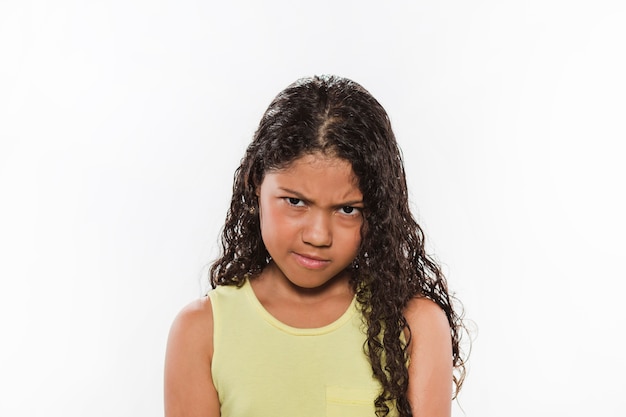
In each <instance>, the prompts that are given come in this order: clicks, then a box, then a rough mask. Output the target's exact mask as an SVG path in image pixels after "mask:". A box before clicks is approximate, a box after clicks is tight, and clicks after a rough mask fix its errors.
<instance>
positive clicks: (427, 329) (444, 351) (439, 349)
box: [405, 298, 452, 417]
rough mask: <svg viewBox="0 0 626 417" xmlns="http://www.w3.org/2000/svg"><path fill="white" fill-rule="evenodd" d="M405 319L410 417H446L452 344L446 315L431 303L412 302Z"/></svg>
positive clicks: (424, 301)
mask: <svg viewBox="0 0 626 417" xmlns="http://www.w3.org/2000/svg"><path fill="white" fill-rule="evenodd" d="M405 318H406V320H407V323H408V325H409V327H410V328H411V334H412V339H411V342H410V344H409V355H410V364H409V387H408V392H407V395H408V399H409V403H410V404H411V410H412V411H413V415H417V416H422V417H450V414H451V402H452V340H451V337H450V326H449V324H448V320H447V318H446V314H445V313H444V311H443V310H442V309H441V308H440V307H439V306H438V305H437V304H436V303H435V302H433V301H431V300H429V299H426V298H415V299H413V300H411V301H410V302H409V304H408V306H407V308H406V310H405Z"/></svg>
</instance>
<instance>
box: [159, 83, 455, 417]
mask: <svg viewBox="0 0 626 417" xmlns="http://www.w3.org/2000/svg"><path fill="white" fill-rule="evenodd" d="M407 194H408V193H407V186H406V180H405V173H404V167H403V162H402V158H401V154H400V151H399V149H398V145H397V143H396V140H395V138H394V134H393V132H392V129H391V125H390V122H389V119H388V117H387V114H386V112H385V110H384V109H383V107H382V106H381V105H380V104H379V103H378V102H377V101H376V100H375V99H374V98H373V97H372V96H371V95H370V94H369V93H368V92H367V91H366V90H365V89H364V88H363V87H361V86H360V85H359V84H357V83H355V82H353V81H350V80H348V79H345V78H339V77H335V76H328V77H327V76H324V77H312V78H306V79H301V80H298V81H296V82H295V83H293V84H292V85H290V86H289V87H287V88H286V89H285V90H284V91H282V92H281V93H280V94H278V96H277V97H276V98H275V99H274V101H273V102H272V103H271V104H270V106H269V108H268V109H267V111H266V112H265V114H264V115H263V118H262V119H261V123H260V125H259V127H258V129H257V131H256V133H255V135H254V139H253V141H252V143H251V144H250V145H249V147H248V149H247V151H246V153H245V156H244V158H243V159H242V162H241V165H240V166H239V168H238V169H237V171H236V174H235V180H234V186H233V197H232V201H231V205H230V209H229V211H228V214H227V216H226V223H225V226H224V229H223V232H222V255H221V257H220V258H219V259H218V260H217V261H216V262H215V263H214V264H213V265H212V267H211V271H210V277H211V285H212V287H213V288H214V290H212V291H210V292H209V293H208V295H207V296H206V297H204V298H202V299H200V300H198V301H195V302H193V303H191V304H190V305H189V306H187V307H186V308H185V309H183V310H182V311H181V313H180V314H179V315H178V317H177V318H176V319H175V321H174V323H173V325H172V329H171V332H170V336H169V341H168V347H167V355H166V364H165V414H166V416H167V417H182V416H185V417H214V416H220V415H221V416H223V417H240V416H267V417H280V416H285V417H294V416H306V417H308V416H311V417H320V416H343V417H349V416H370V415H371V416H374V415H377V416H411V415H414V416H420V417H434V416H449V415H450V412H451V411H450V410H451V399H452V398H453V393H452V391H453V385H454V387H455V393H456V392H458V389H459V388H460V387H461V384H462V382H463V378H464V375H465V367H464V358H463V357H462V355H461V352H460V350H459V342H460V335H461V332H462V330H463V329H464V327H463V323H462V321H461V317H460V315H459V313H458V312H456V311H455V310H454V308H453V304H452V302H451V296H450V295H449V293H448V290H447V286H446V281H445V279H444V277H443V276H442V273H441V270H440V268H439V266H438V265H437V264H436V263H435V262H434V261H433V260H432V259H431V258H430V257H429V256H427V255H426V253H425V251H424V235H423V232H422V230H421V229H420V227H419V225H418V224H417V223H416V222H415V220H414V219H413V216H412V215H411V212H410V210H409V202H408V198H407Z"/></svg>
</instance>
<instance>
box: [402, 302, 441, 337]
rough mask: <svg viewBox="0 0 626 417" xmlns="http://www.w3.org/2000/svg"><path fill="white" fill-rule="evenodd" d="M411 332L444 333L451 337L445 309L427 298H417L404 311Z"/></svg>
mask: <svg viewBox="0 0 626 417" xmlns="http://www.w3.org/2000/svg"><path fill="white" fill-rule="evenodd" d="M404 317H405V318H406V320H407V323H408V325H409V327H410V328H411V332H412V333H413V334H415V333H416V332H417V333H418V334H419V333H442V334H445V335H447V336H448V337H449V336H450V325H449V323H448V318H447V317H446V313H445V312H444V311H443V309H442V308H441V307H440V306H439V305H438V304H437V303H435V302H434V301H433V300H430V299H428V298H426V297H415V298H413V299H412V300H411V301H409V303H408V304H407V306H406V308H405V310H404Z"/></svg>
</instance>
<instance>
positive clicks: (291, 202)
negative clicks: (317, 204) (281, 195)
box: [285, 197, 304, 207]
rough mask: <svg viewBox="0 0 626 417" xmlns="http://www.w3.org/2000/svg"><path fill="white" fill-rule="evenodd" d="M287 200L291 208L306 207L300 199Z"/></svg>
mask: <svg viewBox="0 0 626 417" xmlns="http://www.w3.org/2000/svg"><path fill="white" fill-rule="evenodd" d="M285 200H287V203H288V204H289V205H290V206H297V207H302V206H303V205H304V202H303V201H302V200H300V199H299V198H295V197H286V198H285Z"/></svg>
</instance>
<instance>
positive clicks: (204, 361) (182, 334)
mask: <svg viewBox="0 0 626 417" xmlns="http://www.w3.org/2000/svg"><path fill="white" fill-rule="evenodd" d="M212 357H213V313H212V308H211V300H210V299H209V297H203V298H201V299H198V300H196V301H193V302H191V303H189V304H188V305H187V306H185V307H184V308H183V309H182V310H181V311H180V312H179V313H178V315H177V316H176V318H175V319H174V322H173V323H172V326H171V329H170V334H169V337H168V341H167V350H166V355H165V375H164V384H165V393H164V394H165V415H166V416H167V417H180V416H188V417H191V416H193V417H200V416H204V417H206V416H218V415H219V401H218V399H217V393H216V391H215V387H214V385H213V380H212V377H211V361H212Z"/></svg>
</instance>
